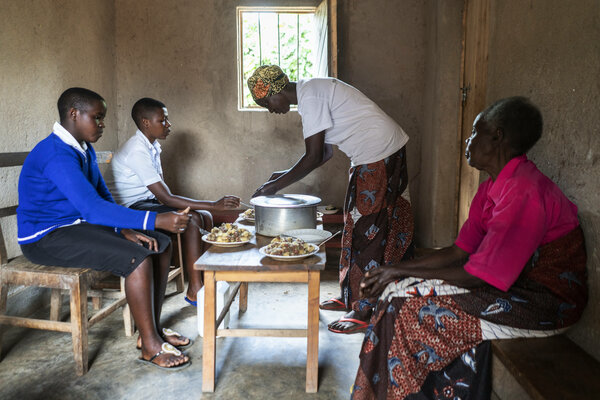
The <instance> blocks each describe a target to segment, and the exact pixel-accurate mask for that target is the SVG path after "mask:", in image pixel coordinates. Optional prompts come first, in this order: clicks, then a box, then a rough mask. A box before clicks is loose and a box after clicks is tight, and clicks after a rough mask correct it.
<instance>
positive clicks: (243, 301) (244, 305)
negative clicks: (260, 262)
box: [239, 282, 248, 313]
mask: <svg viewBox="0 0 600 400" xmlns="http://www.w3.org/2000/svg"><path fill="white" fill-rule="evenodd" d="M239 303H240V312H242V313H244V312H246V310H248V282H242V284H241V285H240V299H239Z"/></svg>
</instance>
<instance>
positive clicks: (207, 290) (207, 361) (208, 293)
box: [202, 271, 217, 392]
mask: <svg viewBox="0 0 600 400" xmlns="http://www.w3.org/2000/svg"><path fill="white" fill-rule="evenodd" d="M216 294H217V293H216V282H215V274H214V272H212V271H205V272H204V335H203V339H202V391H203V392H214V391H215V356H216V337H215V335H216V327H215V314H216V308H217V304H216V303H217V301H216Z"/></svg>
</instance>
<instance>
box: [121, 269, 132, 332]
mask: <svg viewBox="0 0 600 400" xmlns="http://www.w3.org/2000/svg"><path fill="white" fill-rule="evenodd" d="M121 294H122V295H123V296H125V278H123V277H121ZM123 324H124V325H125V336H133V334H134V333H135V322H134V321H133V316H132V315H131V309H130V308H129V304H128V303H125V305H124V306H123Z"/></svg>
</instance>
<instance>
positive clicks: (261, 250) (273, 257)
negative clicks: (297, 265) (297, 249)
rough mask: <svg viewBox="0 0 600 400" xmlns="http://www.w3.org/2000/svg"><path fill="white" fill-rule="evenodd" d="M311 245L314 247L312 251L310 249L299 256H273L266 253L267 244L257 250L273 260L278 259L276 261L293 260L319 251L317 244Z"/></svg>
mask: <svg viewBox="0 0 600 400" xmlns="http://www.w3.org/2000/svg"><path fill="white" fill-rule="evenodd" d="M313 246H314V247H315V249H314V250H313V251H311V252H310V253H308V254H301V255H299V256H275V255H273V254H267V253H266V252H265V248H266V247H267V246H263V247H261V248H260V249H258V252H259V253H260V254H261V255H263V256H267V257H270V258H272V259H273V260H278V261H294V260H300V259H303V258H306V257H310V256H312V255H313V254H317V253H318V252H319V246H317V245H316V244H313Z"/></svg>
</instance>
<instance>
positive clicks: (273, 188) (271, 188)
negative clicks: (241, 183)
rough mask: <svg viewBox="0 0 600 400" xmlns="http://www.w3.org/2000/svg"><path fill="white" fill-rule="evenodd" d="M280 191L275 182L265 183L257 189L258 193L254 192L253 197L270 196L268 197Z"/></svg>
mask: <svg viewBox="0 0 600 400" xmlns="http://www.w3.org/2000/svg"><path fill="white" fill-rule="evenodd" d="M278 190H279V188H278V187H277V184H276V183H275V181H268V182H265V183H264V184H263V185H262V186H261V187H259V188H258V189H256V192H254V194H253V195H252V197H256V196H268V195H271V194H275V193H277V191H278Z"/></svg>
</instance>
